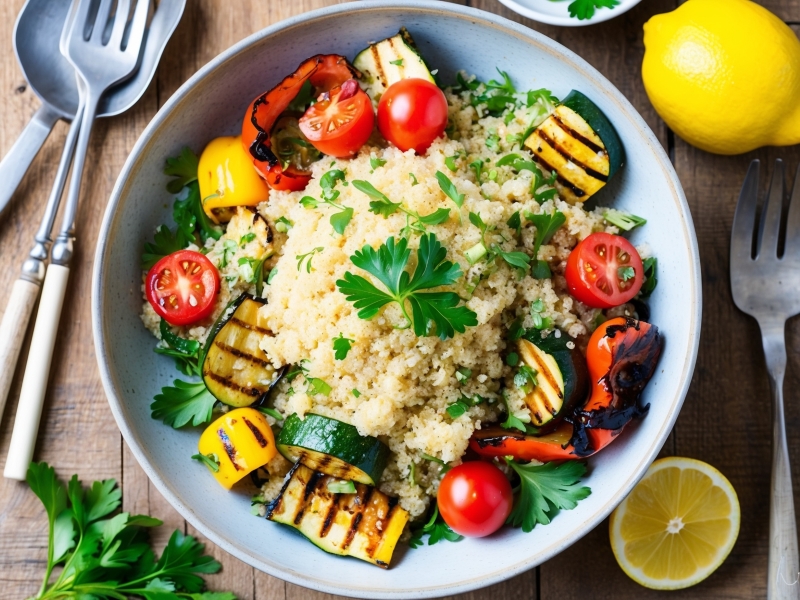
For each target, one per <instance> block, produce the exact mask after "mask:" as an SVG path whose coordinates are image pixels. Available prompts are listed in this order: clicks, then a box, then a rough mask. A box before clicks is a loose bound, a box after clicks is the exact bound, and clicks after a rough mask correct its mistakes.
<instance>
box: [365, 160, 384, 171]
mask: <svg viewBox="0 0 800 600" xmlns="http://www.w3.org/2000/svg"><path fill="white" fill-rule="evenodd" d="M385 164H386V159H385V158H375V157H371V158H370V159H369V166H370V167H371V168H372V170H373V171H374V170H375V169H377V168H378V167H382V166H383V165H385Z"/></svg>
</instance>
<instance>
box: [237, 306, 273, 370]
mask: <svg viewBox="0 0 800 600" xmlns="http://www.w3.org/2000/svg"><path fill="white" fill-rule="evenodd" d="M228 322H229V323H235V324H236V325H238V326H239V327H241V328H242V329H247V330H249V331H255V332H256V333H260V334H261V335H268V336H269V337H275V334H274V333H273V332H272V331H270V330H269V329H264V328H263V327H259V326H258V325H251V324H250V323H246V322H245V321H242V320H241V319H237V318H236V317H235V316H232V317H231V318H230V319H228ZM270 366H271V365H270Z"/></svg>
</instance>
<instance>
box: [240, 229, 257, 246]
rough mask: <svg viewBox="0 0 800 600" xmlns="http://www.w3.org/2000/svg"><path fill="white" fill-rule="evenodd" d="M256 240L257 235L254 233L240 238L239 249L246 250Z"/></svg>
mask: <svg viewBox="0 0 800 600" xmlns="http://www.w3.org/2000/svg"><path fill="white" fill-rule="evenodd" d="M254 239H256V234H255V233H253V232H252V231H251V232H250V233H245V234H244V235H243V236H242V237H241V238H239V247H240V248H244V247H245V246H246V245H247V244H249V243H250V242H252V241H253V240H254Z"/></svg>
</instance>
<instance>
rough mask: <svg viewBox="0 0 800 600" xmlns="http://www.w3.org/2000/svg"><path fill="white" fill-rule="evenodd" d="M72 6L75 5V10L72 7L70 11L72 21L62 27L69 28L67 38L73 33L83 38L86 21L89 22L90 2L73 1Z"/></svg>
mask: <svg viewBox="0 0 800 600" xmlns="http://www.w3.org/2000/svg"><path fill="white" fill-rule="evenodd" d="M74 5H77V8H74V7H73V9H72V12H73V14H74V16H73V18H72V21H70V20H67V21H66V22H65V23H64V27H69V28H70V32H69V36H72V35H73V33H72V32H73V31H74V32H76V33H77V32H80V33H79V35H80V36H81V38H83V35H84V31H86V25H87V21H88V20H89V12H90V11H91V9H92V0H75V2H74Z"/></svg>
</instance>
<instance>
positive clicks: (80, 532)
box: [27, 463, 236, 600]
mask: <svg viewBox="0 0 800 600" xmlns="http://www.w3.org/2000/svg"><path fill="white" fill-rule="evenodd" d="M27 481H28V485H30V487H31V491H33V493H34V494H36V496H37V497H38V498H39V500H41V501H42V504H43V505H44V508H45V511H46V512H47V521H48V539H47V567H46V570H45V574H44V579H43V581H42V586H41V588H40V589H39V592H38V593H37V594H36V596H34V598H35V599H36V600H45V599H52V600H55V599H64V598H75V599H81V600H88V599H93V600H94V599H97V600H100V599H103V600H106V599H113V600H126V599H127V598H130V597H137V598H145V600H180V599H185V598H189V599H191V600H235V599H236V596H235V595H234V594H232V593H230V592H206V591H204V590H205V581H203V578H202V577H201V575H206V574H210V573H216V572H217V571H219V570H220V568H222V565H220V564H219V563H218V562H217V561H216V560H214V559H213V558H212V557H211V556H207V555H205V554H204V553H203V551H204V546H203V544H201V543H200V542H198V541H197V540H195V539H194V538H193V537H191V536H188V535H184V534H183V533H181V532H180V531H175V532H174V533H173V534H172V536H171V537H170V539H169V542H168V543H167V547H166V548H164V552H163V553H162V554H161V557H160V558H158V559H156V555H155V554H154V552H153V550H152V549H151V548H150V544H149V541H148V537H149V536H148V531H147V530H148V529H149V528H151V527H158V526H159V525H161V524H162V522H161V521H160V520H158V519H154V518H153V517H148V516H146V515H131V514H129V513H127V512H120V513H117V512H116V511H117V509H118V508H119V506H120V504H121V499H122V492H121V491H120V489H119V488H118V487H117V486H116V482H115V481H114V480H113V479H106V480H105V481H95V482H94V483H92V485H91V486H90V487H89V488H86V489H85V488H84V487H83V486H82V485H81V482H80V481H79V480H78V476H77V475H73V476H72V478H71V479H70V480H69V483H68V484H67V485H66V486H65V485H64V484H63V483H61V482H60V481H59V480H58V478H57V477H56V473H55V470H54V469H53V467H51V466H49V465H47V464H46V463H31V466H30V467H29V468H28V475H27ZM114 513H116V514H114ZM59 566H60V567H62V569H61V571H60V573H58V574H57V575H54V570H55V568H56V567H59Z"/></svg>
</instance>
